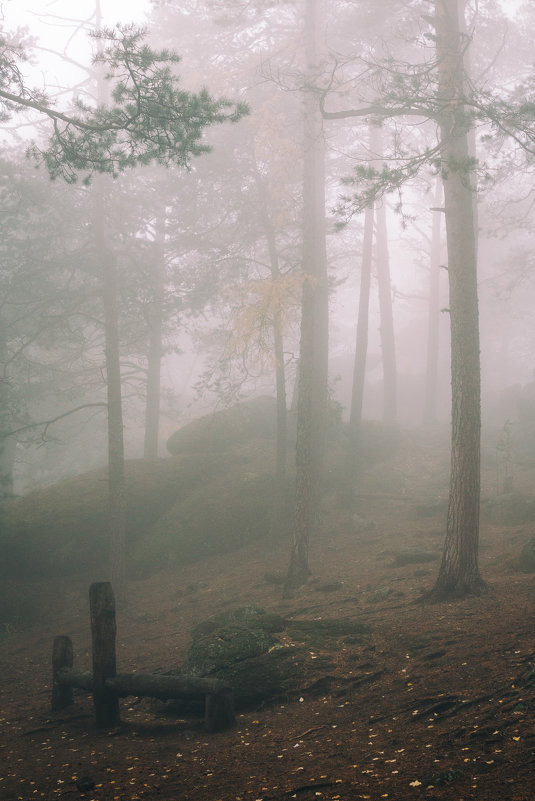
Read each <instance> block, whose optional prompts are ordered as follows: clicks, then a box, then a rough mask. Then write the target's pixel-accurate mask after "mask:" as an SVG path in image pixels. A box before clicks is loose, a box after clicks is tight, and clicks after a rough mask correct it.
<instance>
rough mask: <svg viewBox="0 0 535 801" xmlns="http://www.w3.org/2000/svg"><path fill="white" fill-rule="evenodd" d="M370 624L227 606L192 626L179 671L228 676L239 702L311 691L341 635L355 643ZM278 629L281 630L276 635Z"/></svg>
mask: <svg viewBox="0 0 535 801" xmlns="http://www.w3.org/2000/svg"><path fill="white" fill-rule="evenodd" d="M369 632H370V627H369V626H366V625H364V624H361V623H358V622H355V621H352V620H299V621H297V620H292V621H285V620H284V619H283V618H281V617H280V616H279V615H276V614H273V613H269V612H266V611H265V610H263V609H261V608H260V607H257V606H246V607H240V608H238V609H234V610H230V611H226V612H223V613H220V614H218V615H214V616H213V617H210V618H208V619H207V620H205V621H202V622H201V623H200V624H199V625H197V626H196V627H195V629H193V631H192V645H191V648H190V651H189V653H188V656H187V658H186V661H185V662H184V664H183V665H182V666H181V668H180V669H179V671H178V672H179V673H183V674H186V675H189V676H191V675H195V676H211V677H216V678H220V679H223V680H225V681H227V682H228V683H229V684H230V685H231V686H232V688H233V690H234V696H235V703H236V706H237V707H238V708H244V707H249V706H251V705H256V704H258V703H261V702H264V701H268V700H270V699H274V698H280V697H285V698H291V697H293V696H294V695H297V694H301V693H303V692H307V691H309V690H310V691H313V687H314V686H316V683H317V681H318V679H319V678H321V677H324V676H325V674H326V672H328V671H329V670H331V668H332V666H333V663H332V657H331V654H333V655H334V654H335V653H336V651H337V648H338V643H339V641H343V642H345V643H348V644H359V643H361V642H363V641H364V640H365V638H366V637H367V635H368V634H369ZM275 633H280V635H281V636H279V637H276V636H274V635H275Z"/></svg>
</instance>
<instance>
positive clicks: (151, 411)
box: [143, 209, 165, 459]
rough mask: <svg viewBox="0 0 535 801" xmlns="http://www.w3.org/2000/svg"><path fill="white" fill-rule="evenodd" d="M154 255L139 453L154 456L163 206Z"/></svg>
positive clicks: (162, 281)
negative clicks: (143, 414) (142, 439)
mask: <svg viewBox="0 0 535 801" xmlns="http://www.w3.org/2000/svg"><path fill="white" fill-rule="evenodd" d="M154 244H155V255H154V262H153V264H152V271H151V281H152V298H151V300H150V303H149V310H148V327H149V346H148V352H147V399H146V403H145V439H144V446H143V456H144V458H145V459H156V457H157V456H158V439H159V433H160V399H161V365H162V355H163V348H162V328H163V298H164V290H165V209H163V210H162V216H161V217H160V219H158V220H157V221H156V229H155V234H154Z"/></svg>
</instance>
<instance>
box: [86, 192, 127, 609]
mask: <svg viewBox="0 0 535 801" xmlns="http://www.w3.org/2000/svg"><path fill="white" fill-rule="evenodd" d="M94 191H95V201H96V202H95V208H94V219H93V230H94V239H95V248H96V253H97V259H98V263H99V265H100V269H101V279H102V302H103V308H104V332H105V358H106V389H107V400H108V497H109V501H108V502H109V516H108V535H109V548H110V575H111V580H112V583H113V586H114V587H115V588H116V594H117V599H118V600H120V601H123V600H124V598H125V594H126V593H125V584H126V559H125V547H126V545H125V540H126V482H125V466H124V437H123V407H122V395H121V362H120V345H119V319H118V317H119V313H118V307H117V264H116V260H115V256H114V254H113V253H112V251H111V249H110V247H109V245H108V243H107V241H106V234H105V222H104V199H103V197H104V196H103V192H102V190H101V187H98V186H95V190H94Z"/></svg>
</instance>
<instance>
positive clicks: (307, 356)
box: [285, 0, 328, 593]
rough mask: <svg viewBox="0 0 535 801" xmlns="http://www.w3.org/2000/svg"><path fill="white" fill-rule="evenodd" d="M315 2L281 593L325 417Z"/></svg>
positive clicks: (306, 527) (298, 570)
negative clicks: (287, 541)
mask: <svg viewBox="0 0 535 801" xmlns="http://www.w3.org/2000/svg"><path fill="white" fill-rule="evenodd" d="M321 18H322V17H321V0H307V2H306V10H305V57H306V68H307V76H306V84H307V87H308V88H307V89H306V90H305V93H304V106H305V112H304V178H303V271H304V274H305V276H304V281H303V296H302V308H301V339H300V354H299V372H298V398H297V444H296V497H295V515H294V530H293V542H292V550H291V556H290V564H289V568H288V575H287V579H286V585H285V592H286V593H288V592H290V591H291V589H292V588H293V587H297V586H299V585H301V584H303V583H305V582H306V580H307V578H308V576H309V575H310V569H309V564H308V546H309V540H310V535H311V532H312V531H313V529H314V527H315V526H316V524H317V518H318V513H319V499H320V488H321V474H322V467H323V453H324V446H325V427H326V413H327V350H328V288H327V256H326V242H325V163H324V160H325V156H324V141H323V119H322V115H321V111H320V106H319V100H318V93H317V92H316V91H314V85H315V82H316V77H317V73H318V69H319V67H318V61H319V37H320V34H321V32H322V26H321Z"/></svg>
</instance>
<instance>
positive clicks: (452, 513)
mask: <svg viewBox="0 0 535 801" xmlns="http://www.w3.org/2000/svg"><path fill="white" fill-rule="evenodd" d="M435 24H436V34H437V39H436V41H437V57H438V64H439V67H438V70H439V73H438V74H439V101H440V102H441V105H442V112H441V118H440V120H439V122H440V136H441V141H442V176H443V180H444V201H445V210H446V238H447V245H448V275H449V289H450V318H451V381H452V450H451V478H450V496H449V506H448V517H447V529H446V541H445V545H444V553H443V557H442V563H441V566H440V571H439V575H438V578H437V581H436V584H435V587H434V588H433V590H432V591H431V597H434V598H437V599H442V598H451V597H459V596H463V595H467V594H479V593H480V592H481V591H482V589H483V588H484V586H485V584H484V581H483V579H482V578H481V575H480V572H479V566H478V542H479V502H480V427H481V409H480V361H479V323H478V297H477V256H476V232H475V224H474V214H473V208H474V204H473V192H474V189H473V187H472V185H471V178H472V171H473V161H472V159H471V158H470V152H469V143H468V133H469V129H470V121H469V119H468V116H467V113H466V108H465V107H464V105H463V102H462V98H463V94H464V90H465V67H464V63H463V52H464V50H465V48H466V41H465V40H464V38H463V37H462V36H461V33H460V19H459V2H458V0H436V2H435Z"/></svg>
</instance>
